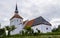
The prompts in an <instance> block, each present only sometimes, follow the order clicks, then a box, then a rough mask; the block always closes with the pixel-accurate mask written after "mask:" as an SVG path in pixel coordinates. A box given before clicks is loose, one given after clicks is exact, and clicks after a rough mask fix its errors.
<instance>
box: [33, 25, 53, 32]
mask: <svg viewBox="0 0 60 38" xmlns="http://www.w3.org/2000/svg"><path fill="white" fill-rule="evenodd" d="M36 28H37V29H38V30H40V32H42V33H47V32H51V30H52V29H51V26H49V25H44V24H41V25H36V26H33V27H32V29H33V30H34V32H37V30H36ZM47 28H48V29H47Z"/></svg>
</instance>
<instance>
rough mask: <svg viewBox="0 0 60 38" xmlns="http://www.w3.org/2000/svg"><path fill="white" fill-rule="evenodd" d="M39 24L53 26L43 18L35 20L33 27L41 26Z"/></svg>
mask: <svg viewBox="0 0 60 38" xmlns="http://www.w3.org/2000/svg"><path fill="white" fill-rule="evenodd" d="M39 24H45V25H50V26H51V24H50V23H49V22H48V21H46V20H45V19H44V18H43V17H42V16H40V17H37V18H36V19H34V23H33V24H32V26H35V25H39Z"/></svg>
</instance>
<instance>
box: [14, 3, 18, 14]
mask: <svg viewBox="0 0 60 38" xmlns="http://www.w3.org/2000/svg"><path fill="white" fill-rule="evenodd" d="M15 13H18V7H17V4H16V8H15Z"/></svg>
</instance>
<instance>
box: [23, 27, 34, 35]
mask: <svg viewBox="0 0 60 38" xmlns="http://www.w3.org/2000/svg"><path fill="white" fill-rule="evenodd" d="M24 29H25V30H26V32H25V33H26V34H29V35H31V34H33V32H34V31H33V29H31V27H30V26H26V27H25V28H24Z"/></svg>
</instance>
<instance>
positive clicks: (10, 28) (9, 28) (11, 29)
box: [5, 25, 15, 36]
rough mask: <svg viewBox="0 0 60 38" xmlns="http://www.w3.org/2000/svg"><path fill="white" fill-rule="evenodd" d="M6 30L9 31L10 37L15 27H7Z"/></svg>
mask: <svg viewBox="0 0 60 38" xmlns="http://www.w3.org/2000/svg"><path fill="white" fill-rule="evenodd" d="M5 28H6V30H8V36H9V35H10V32H11V31H13V30H14V29H15V26H14V25H12V26H5Z"/></svg>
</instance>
